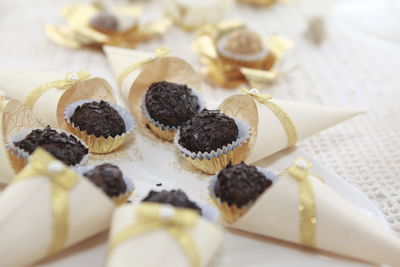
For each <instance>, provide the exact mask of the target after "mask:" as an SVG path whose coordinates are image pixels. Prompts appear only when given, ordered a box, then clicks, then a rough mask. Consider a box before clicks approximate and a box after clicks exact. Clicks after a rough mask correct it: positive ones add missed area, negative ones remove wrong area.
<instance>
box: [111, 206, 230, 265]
mask: <svg viewBox="0 0 400 267" xmlns="http://www.w3.org/2000/svg"><path fill="white" fill-rule="evenodd" d="M136 209H137V205H124V206H121V207H120V208H118V209H117V210H116V211H115V213H114V216H113V220H112V226H111V231H110V237H111V238H112V237H113V236H114V235H116V234H117V233H119V232H120V231H121V230H122V229H125V228H126V227H129V226H130V225H132V224H133V223H135V221H136V217H135V214H136ZM188 232H189V234H190V236H191V237H192V240H193V241H194V243H195V244H196V248H197V251H198V253H199V255H200V258H201V265H200V266H207V265H208V263H209V262H210V260H211V259H212V257H213V255H214V254H215V252H216V251H217V249H218V248H219V246H220V244H221V242H222V233H221V231H220V230H219V229H218V228H217V227H216V226H215V225H213V224H212V223H210V222H208V221H207V220H206V219H203V218H199V220H198V222H197V224H196V226H195V227H193V228H192V229H190V230H188ZM155 255H157V256H155ZM106 266H107V267H125V266H126V267H128V266H129V267H130V266H146V267H152V266H154V267H156V266H174V267H186V266H190V263H189V261H188V257H187V255H186V254H185V252H184V250H183V249H182V248H181V247H180V246H179V244H178V243H177V241H175V240H174V239H173V238H172V237H171V236H170V234H169V233H168V232H166V231H164V230H156V231H151V232H147V233H144V234H142V235H138V236H136V237H134V238H132V239H130V240H128V241H126V242H124V243H121V244H120V245H119V246H117V247H116V248H115V249H114V250H112V252H111V253H110V254H109V256H108V259H107V264H106Z"/></svg>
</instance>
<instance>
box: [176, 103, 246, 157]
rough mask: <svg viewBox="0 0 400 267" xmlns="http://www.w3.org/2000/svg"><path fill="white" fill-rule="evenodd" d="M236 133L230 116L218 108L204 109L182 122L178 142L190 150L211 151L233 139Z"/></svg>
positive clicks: (235, 126)
mask: <svg viewBox="0 0 400 267" xmlns="http://www.w3.org/2000/svg"><path fill="white" fill-rule="evenodd" d="M238 133H239V130H238V127H237V125H236V123H235V121H234V120H233V119H232V118H229V117H228V116H226V115H225V114H223V113H220V112H219V110H207V109H204V110H203V111H201V112H200V113H198V114H197V115H196V116H194V117H193V118H192V119H190V120H188V121H187V122H186V123H184V124H182V127H181V129H180V135H179V141H178V142H179V144H180V145H181V146H183V147H184V148H186V149H188V150H189V151H191V152H196V153H197V152H211V151H212V150H217V149H218V148H222V147H223V146H226V145H228V144H229V143H232V142H233V141H235V140H236V139H237V138H238Z"/></svg>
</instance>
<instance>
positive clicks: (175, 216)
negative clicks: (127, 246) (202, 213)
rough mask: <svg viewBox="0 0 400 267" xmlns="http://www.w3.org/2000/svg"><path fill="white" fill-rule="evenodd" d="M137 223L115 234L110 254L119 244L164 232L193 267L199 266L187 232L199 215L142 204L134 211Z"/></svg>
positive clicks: (189, 211) (178, 209) (166, 207)
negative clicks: (157, 231)
mask: <svg viewBox="0 0 400 267" xmlns="http://www.w3.org/2000/svg"><path fill="white" fill-rule="evenodd" d="M136 217H137V221H136V222H135V223H134V224H132V225H131V226H128V227H127V228H125V229H123V230H121V231H120V232H119V233H117V234H116V235H115V236H114V237H113V238H112V239H111V243H110V252H111V251H113V250H114V249H115V248H116V247H118V246H119V245H120V244H121V243H124V242H126V241H128V240H129V239H131V238H134V237H136V236H138V235H141V234H145V233H147V232H150V231H155V230H160V229H162V230H165V231H167V232H168V233H170V235H171V236H172V237H173V238H174V239H175V241H176V242H178V244H179V245H180V246H181V248H182V249H183V250H184V251H185V253H186V255H187V257H188V258H189V260H190V262H191V265H192V266H193V267H199V266H200V261H201V260H200V255H199V253H198V250H197V249H196V244H195V243H194V241H193V239H192V237H191V236H190V234H189V233H188V230H189V229H190V228H192V227H194V226H195V225H196V223H197V221H198V219H199V215H198V214H197V213H196V212H195V211H192V210H188V209H181V208H177V209H175V208H173V207H171V206H169V205H160V204H155V203H143V204H141V205H140V206H138V208H137V210H136Z"/></svg>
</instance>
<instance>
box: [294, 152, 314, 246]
mask: <svg viewBox="0 0 400 267" xmlns="http://www.w3.org/2000/svg"><path fill="white" fill-rule="evenodd" d="M311 167H312V163H310V162H307V161H305V160H304V159H297V160H296V161H295V163H294V164H293V165H292V166H290V167H289V169H288V171H289V174H290V175H291V176H292V177H293V178H295V179H296V180H297V181H298V182H299V191H300V205H299V211H300V243H301V244H303V245H305V246H309V247H313V248H315V247H316V236H317V210H316V205H315V196H314V191H313V188H312V184H311V176H310V173H309V169H310V168H311Z"/></svg>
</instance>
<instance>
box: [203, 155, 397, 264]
mask: <svg viewBox="0 0 400 267" xmlns="http://www.w3.org/2000/svg"><path fill="white" fill-rule="evenodd" d="M311 168H312V164H311V163H310V162H307V161H306V160H304V159H298V160H296V161H295V162H293V164H292V165H291V166H289V167H288V169H287V170H286V171H284V172H282V174H281V175H280V177H279V178H278V179H277V180H276V181H275V182H274V183H273V185H272V186H271V187H269V188H268V189H266V191H265V192H264V193H263V194H262V195H260V196H259V197H258V199H257V200H256V201H255V203H253V204H252V205H251V206H250V207H249V208H248V210H247V211H246V212H245V213H244V214H240V216H239V218H236V220H235V221H233V222H229V223H227V224H226V226H227V227H231V228H235V229H239V230H243V231H247V232H251V233H256V234H259V235H265V236H269V237H273V238H277V239H282V240H285V241H289V242H293V243H297V244H300V245H303V246H307V247H311V248H317V249H321V250H325V251H329V252H333V253H336V254H339V255H344V256H348V257H351V258H355V259H358V260H362V261H366V262H371V263H375V264H390V265H391V266H399V265H400V257H399V256H398V255H399V253H400V239H399V238H397V237H396V235H395V234H394V233H392V232H391V231H390V230H388V229H387V228H386V227H385V226H383V225H381V224H380V223H378V222H377V221H375V220H374V219H373V218H371V217H370V216H368V215H367V214H366V213H365V212H364V211H363V210H361V209H359V208H358V207H356V206H355V205H353V204H352V203H349V202H348V201H347V200H346V199H344V198H343V197H342V196H340V195H339V194H337V193H336V192H335V191H333V190H332V189H331V188H329V187H328V186H326V185H325V184H324V183H323V182H322V180H321V178H319V177H318V176H317V175H318V173H317V174H314V173H312V172H311ZM322 178H324V177H322ZM213 182H215V181H213V180H212V181H211V185H210V189H211V195H213V185H212V183H213ZM212 198H213V196H212Z"/></svg>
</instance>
